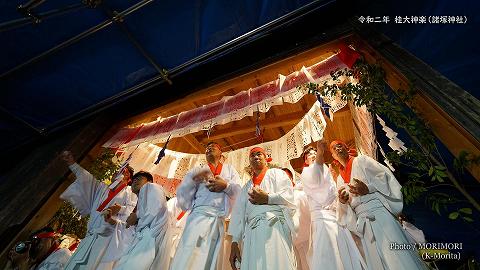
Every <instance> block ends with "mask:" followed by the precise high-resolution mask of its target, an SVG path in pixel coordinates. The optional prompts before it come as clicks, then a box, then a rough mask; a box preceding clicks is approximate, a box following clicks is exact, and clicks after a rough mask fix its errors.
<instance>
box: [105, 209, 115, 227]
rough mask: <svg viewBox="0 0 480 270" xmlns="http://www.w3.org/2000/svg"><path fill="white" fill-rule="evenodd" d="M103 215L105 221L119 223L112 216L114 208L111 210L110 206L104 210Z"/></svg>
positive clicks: (113, 223)
mask: <svg viewBox="0 0 480 270" xmlns="http://www.w3.org/2000/svg"><path fill="white" fill-rule="evenodd" d="M102 216H103V219H104V220H105V222H107V223H110V224H111V225H115V224H117V221H116V220H115V219H113V218H112V210H110V208H107V209H105V210H103V211H102Z"/></svg>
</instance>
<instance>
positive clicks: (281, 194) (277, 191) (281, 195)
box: [268, 169, 295, 209]
mask: <svg viewBox="0 0 480 270" xmlns="http://www.w3.org/2000/svg"><path fill="white" fill-rule="evenodd" d="M271 170H273V171H274V172H273V173H274V174H275V175H274V177H275V186H276V187H275V188H274V192H272V193H269V194H268V204H277V205H285V206H287V207H289V208H292V209H295V200H294V197H293V186H292V181H290V179H289V178H288V176H287V174H286V173H285V172H284V171H282V170H279V169H271Z"/></svg>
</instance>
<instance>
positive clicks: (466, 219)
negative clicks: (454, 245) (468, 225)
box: [462, 217, 473, 222]
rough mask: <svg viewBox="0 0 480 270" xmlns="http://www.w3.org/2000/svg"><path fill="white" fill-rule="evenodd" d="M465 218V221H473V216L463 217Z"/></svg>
mask: <svg viewBox="0 0 480 270" xmlns="http://www.w3.org/2000/svg"><path fill="white" fill-rule="evenodd" d="M462 218H463V220H465V221H468V222H473V218H469V217H462Z"/></svg>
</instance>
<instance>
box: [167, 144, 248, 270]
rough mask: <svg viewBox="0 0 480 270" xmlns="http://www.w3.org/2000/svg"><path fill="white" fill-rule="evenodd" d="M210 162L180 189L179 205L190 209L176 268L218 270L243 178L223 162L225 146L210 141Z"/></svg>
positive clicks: (191, 174)
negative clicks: (228, 220) (227, 224)
mask: <svg viewBox="0 0 480 270" xmlns="http://www.w3.org/2000/svg"><path fill="white" fill-rule="evenodd" d="M205 155H206V159H207V162H208V164H207V165H205V166H201V167H196V168H193V169H192V170H190V171H189V172H188V173H187V174H186V175H185V177H184V178H183V181H182V183H181V184H180V186H179V187H178V188H177V200H178V205H179V206H180V208H182V210H184V211H190V214H189V215H188V218H187V223H186V225H185V229H184V231H183V234H182V237H181V239H180V243H179V244H178V247H177V251H176V252H175V256H174V258H173V261H172V264H171V269H172V270H185V269H202V270H203V269H205V270H207V269H211V270H214V269H217V268H220V265H221V263H222V262H221V261H219V260H218V257H219V254H221V252H222V246H223V245H222V243H223V235H224V218H225V217H226V216H228V215H229V214H230V211H231V207H232V205H233V203H234V201H235V198H236V196H237V194H238V193H239V191H240V185H239V183H240V177H239V176H238V173H237V171H236V170H235V169H234V168H233V166H231V165H229V164H222V163H221V162H220V159H221V158H222V152H221V147H220V145H218V144H217V143H209V144H208V145H207V148H206V150H205Z"/></svg>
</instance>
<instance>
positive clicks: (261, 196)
mask: <svg viewBox="0 0 480 270" xmlns="http://www.w3.org/2000/svg"><path fill="white" fill-rule="evenodd" d="M248 196H250V198H248V200H249V201H250V202H251V203H252V204H268V193H267V192H265V191H263V190H262V189H261V188H259V187H253V188H252V189H251V190H250V191H249V192H248Z"/></svg>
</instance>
